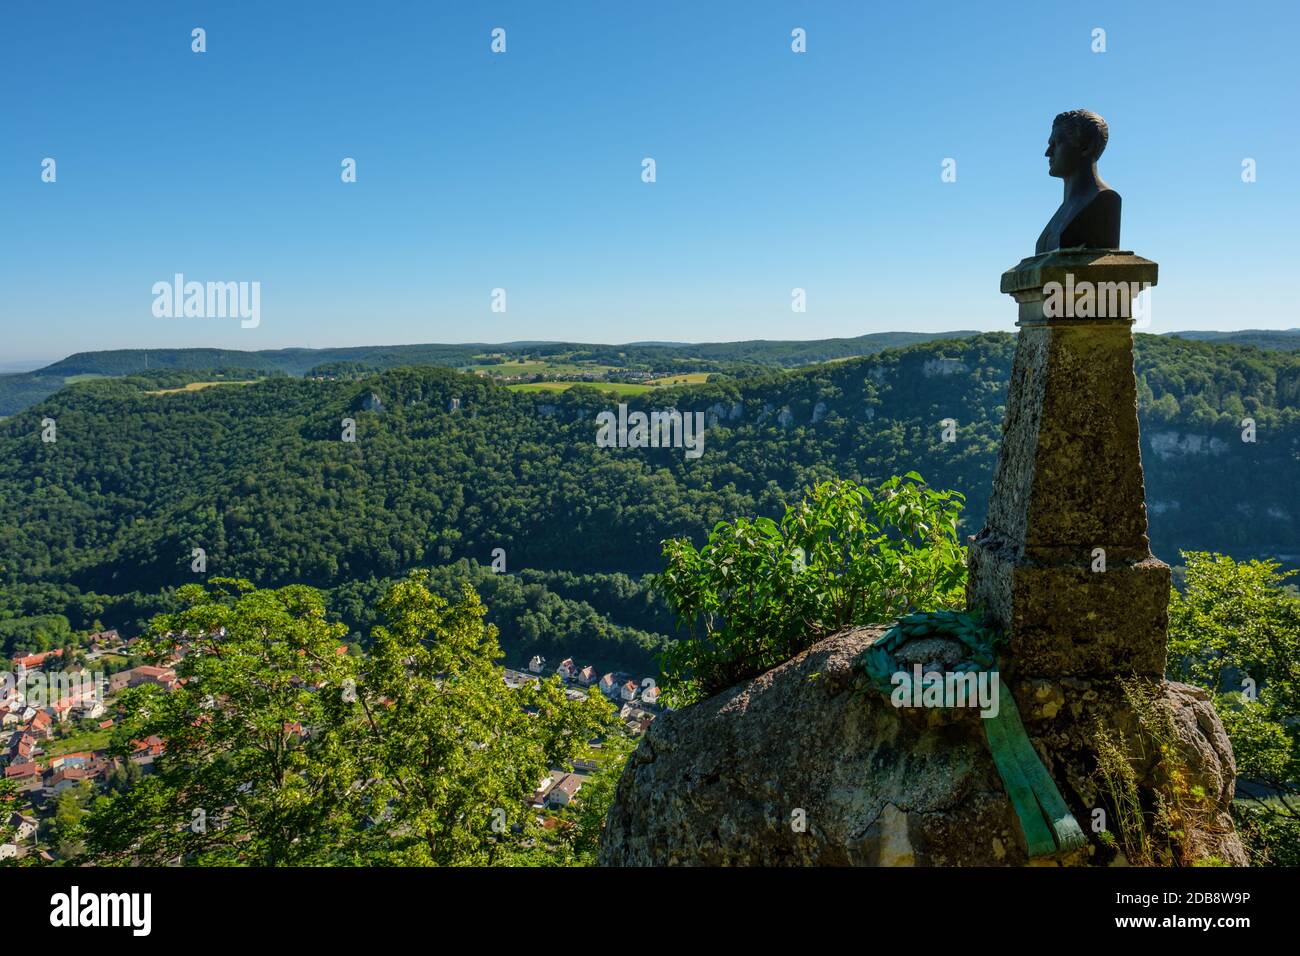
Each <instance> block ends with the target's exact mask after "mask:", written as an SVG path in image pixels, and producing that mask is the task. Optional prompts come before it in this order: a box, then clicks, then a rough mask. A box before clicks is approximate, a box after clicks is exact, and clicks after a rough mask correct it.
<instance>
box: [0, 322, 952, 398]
mask: <svg viewBox="0 0 1300 956" xmlns="http://www.w3.org/2000/svg"><path fill="white" fill-rule="evenodd" d="M977 334H978V333H976V332H971V331H960V332H943V333H937V332H874V333H870V334H868V335H859V336H856V337H854V338H841V339H817V340H812V341H770V340H758V339H755V340H751V341H746V342H712V343H702V344H687V343H633V344H630V345H590V344H578V343H571V342H507V343H504V344H498V345H489V344H484V343H474V344H465V345H436V344H435V345H366V346H356V347H350V348H328V349H301V348H297V349H266V350H263V351H259V352H240V351H234V350H231V349H116V350H112V351H105V352H78V353H76V354H75V355H70V356H68V357H67V358H65V359H62V360H60V361H58V362H54V363H53V364H51V365H47V366H46V367H44V368H40V369H36V370H35V371H32V372H23V373H17V374H11V375H0V417H3V416H6V415H13V414H15V413H17V412H20V411H22V410H23V409H24V408H27V407H29V406H31V405H33V404H35V403H36V402H38V401H40V400H41V399H43V398H46V397H47V396H49V395H53V394H54V393H55V392H57V391H58V390H59V389H61V388H63V387H64V386H65V385H69V384H73V383H74V382H75V381H77V380H78V379H80V378H84V377H91V376H103V377H120V376H125V375H134V374H138V373H141V372H147V371H149V370H150V369H153V370H159V369H174V370H182V371H194V370H204V371H211V370H224V369H243V370H251V371H253V372H257V373H260V374H263V375H270V374H275V373H282V374H286V375H306V374H308V373H317V372H324V373H327V374H328V373H333V372H335V371H337V370H338V369H340V368H347V369H364V370H366V371H383V370H385V369H390V368H397V367H401V366H408V365H411V366H414V365H436V366H442V367H447V368H459V369H462V370H463V369H466V368H470V367H473V366H475V365H476V364H478V363H480V362H487V363H489V364H500V363H502V362H510V361H515V362H520V361H528V360H541V361H543V362H545V361H546V360H547V359H551V358H556V357H563V358H564V359H565V360H566V361H567V362H580V363H583V364H587V365H591V366H600V367H602V368H610V369H620V370H625V371H644V372H662V373H674V372H692V371H702V372H716V371H726V370H730V369H733V368H743V367H749V366H769V367H775V368H789V367H792V366H796V365H806V364H809V363H813V362H825V361H830V360H832V359H842V358H851V357H854V356H861V355H872V354H874V353H876V352H879V351H880V350H882V349H886V348H895V347H900V346H905V345H911V344H914V343H917V342H928V341H932V340H934V339H939V338H967V337H970V336H973V335H977Z"/></svg>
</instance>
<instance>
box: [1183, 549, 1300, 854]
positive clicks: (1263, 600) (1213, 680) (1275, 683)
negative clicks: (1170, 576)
mask: <svg viewBox="0 0 1300 956" xmlns="http://www.w3.org/2000/svg"><path fill="white" fill-rule="evenodd" d="M1183 560H1184V562H1185V564H1186V567H1187V570H1186V575H1185V584H1184V589H1183V592H1182V593H1181V594H1180V593H1179V592H1178V591H1176V590H1175V591H1174V592H1173V594H1172V595H1171V596H1170V601H1169V673H1170V676H1171V677H1173V678H1175V679H1178V680H1184V681H1188V682H1191V683H1194V684H1199V685H1200V686H1202V687H1204V688H1206V689H1207V690H1209V691H1210V692H1211V693H1213V694H1214V695H1215V708H1216V710H1217V711H1218V713H1219V716H1220V718H1221V719H1222V721H1223V726H1224V729H1225V730H1226V731H1227V732H1228V737H1229V738H1230V739H1231V741H1232V749H1233V754H1234V755H1235V757H1236V761H1237V772H1238V774H1239V775H1240V776H1241V778H1242V779H1243V781H1245V782H1246V783H1247V784H1248V786H1246V787H1241V788H1239V789H1240V790H1241V791H1242V792H1241V794H1240V796H1241V797H1242V799H1239V800H1238V802H1237V805H1236V806H1235V807H1234V809H1235V810H1236V811H1237V815H1238V818H1239V823H1240V824H1241V825H1242V829H1243V830H1244V831H1245V832H1246V833H1247V834H1249V835H1253V836H1254V838H1255V844H1256V845H1255V846H1254V847H1253V848H1252V849H1254V851H1255V854H1256V858H1257V861H1258V862H1265V861H1270V860H1271V862H1275V863H1281V864H1286V865H1296V864H1297V863H1300V596H1297V595H1296V593H1295V591H1294V589H1293V588H1291V587H1288V586H1287V585H1286V583H1285V582H1286V579H1287V578H1288V577H1290V576H1291V575H1290V574H1287V573H1282V572H1280V571H1279V565H1278V563H1277V562H1276V561H1243V562H1237V561H1234V560H1233V559H1232V558H1230V557H1227V556H1226V555H1222V554H1208V553H1205V552H1183Z"/></svg>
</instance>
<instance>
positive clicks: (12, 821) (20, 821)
mask: <svg viewBox="0 0 1300 956" xmlns="http://www.w3.org/2000/svg"><path fill="white" fill-rule="evenodd" d="M9 825H10V826H11V827H13V828H14V842H15V843H22V842H23V841H24V840H28V839H30V838H31V837H32V835H33V834H34V833H36V828H37V826H39V824H38V822H37V820H36V818H35V817H29V816H26V815H24V814H21V813H19V812H18V811H16V810H15V811H14V812H13V813H11V814H9Z"/></svg>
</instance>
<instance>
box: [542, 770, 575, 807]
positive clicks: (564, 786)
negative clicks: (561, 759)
mask: <svg viewBox="0 0 1300 956" xmlns="http://www.w3.org/2000/svg"><path fill="white" fill-rule="evenodd" d="M581 789H582V778H581V777H579V776H578V775H577V774H576V773H566V774H564V776H562V777H560V779H559V780H557V781H556V782H555V786H553V787H551V792H550V793H548V794H547V795H546V804H547V806H551V807H567V806H568V805H569V801H571V800H572V799H573V798H574V797H576V796H577V795H578V791H579V790H581Z"/></svg>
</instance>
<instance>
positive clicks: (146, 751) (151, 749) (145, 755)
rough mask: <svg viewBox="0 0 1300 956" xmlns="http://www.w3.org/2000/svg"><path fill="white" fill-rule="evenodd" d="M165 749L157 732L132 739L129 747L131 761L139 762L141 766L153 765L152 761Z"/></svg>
mask: <svg viewBox="0 0 1300 956" xmlns="http://www.w3.org/2000/svg"><path fill="white" fill-rule="evenodd" d="M166 750H167V747H166V745H165V744H164V743H163V742H162V738H161V737H159V736H158V735H157V734H151V735H150V736H148V737H146V738H145V739H144V740H137V741H134V742H133V744H132V749H131V762H132V763H134V764H139V765H140V766H141V767H150V766H153V762H154V761H155V760H157V759H158V758H159V757H161V756H162V755H163V754H164V753H165V752H166Z"/></svg>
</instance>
